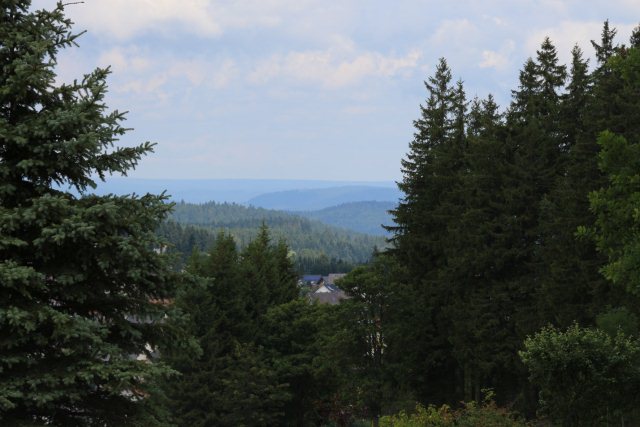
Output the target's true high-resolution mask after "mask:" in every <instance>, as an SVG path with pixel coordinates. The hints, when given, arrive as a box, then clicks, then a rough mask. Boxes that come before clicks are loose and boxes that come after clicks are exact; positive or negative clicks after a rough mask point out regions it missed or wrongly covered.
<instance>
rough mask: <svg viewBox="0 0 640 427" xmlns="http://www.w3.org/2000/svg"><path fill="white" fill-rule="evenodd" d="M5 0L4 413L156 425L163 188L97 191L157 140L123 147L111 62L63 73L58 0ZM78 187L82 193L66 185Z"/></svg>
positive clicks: (1, 156) (26, 421) (0, 130)
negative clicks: (47, 0) (111, 100)
mask: <svg viewBox="0 0 640 427" xmlns="http://www.w3.org/2000/svg"><path fill="white" fill-rule="evenodd" d="M29 6H30V1H27V0H24V1H3V2H2V3H1V5H0V70H1V72H0V424H2V425H64V426H74V425H78V426H85V425H124V424H133V423H134V422H140V423H142V424H143V425H153V424H154V423H155V421H154V417H153V416H152V414H146V415H148V416H144V414H142V413H141V411H142V409H143V407H144V405H141V404H140V403H141V401H142V398H143V397H144V396H146V395H147V394H148V392H149V389H150V385H151V384H152V383H153V379H154V378H155V377H158V376H159V375H161V374H163V373H167V372H169V370H168V368H166V366H164V365H163V364H161V363H155V362H154V363H150V362H148V361H147V362H145V361H143V360H140V357H139V356H144V355H146V356H147V357H150V356H151V352H152V351H153V349H154V348H155V346H156V344H157V343H158V342H159V341H160V340H161V339H162V337H163V335H165V334H166V333H167V330H166V328H165V326H164V325H163V323H162V322H160V320H161V319H163V318H164V316H165V312H166V308H165V306H164V304H163V301H165V299H166V298H167V297H168V296H170V295H171V290H172V288H173V286H174V285H175V284H176V279H177V278H176V276H175V274H174V273H172V272H171V270H170V269H169V267H168V266H167V264H166V262H165V260H164V257H163V256H161V255H160V254H159V251H157V249H158V248H160V247H161V243H160V242H159V240H158V239H157V237H156V236H155V233H154V231H155V228H156V227H157V226H158V225H159V224H160V222H161V221H162V220H163V219H164V218H165V217H166V215H167V212H168V210H169V209H170V206H169V205H167V204H165V198H164V197H163V196H153V195H145V196H142V197H117V196H104V197H98V196H94V195H91V194H90V190H91V189H92V188H94V187H95V186H96V182H95V181H96V180H97V179H101V178H104V177H105V175H108V174H112V173H119V174H124V173H126V171H127V170H129V169H131V168H132V167H133V166H135V165H136V163H137V161H138V160H139V159H140V158H141V157H142V156H143V155H144V154H146V153H148V152H149V151H151V149H152V144H149V143H145V144H142V145H140V146H135V147H128V148H125V147H114V143H115V142H116V141H117V139H118V137H119V136H120V135H122V134H123V133H124V132H125V129H124V128H122V127H121V122H122V120H123V118H124V116H123V114H122V113H119V112H117V111H113V112H109V111H108V110H107V107H106V106H105V105H104V102H103V100H104V96H105V93H106V90H107V86H106V83H105V80H106V78H107V75H108V74H109V70H108V69H96V70H94V71H92V72H90V73H89V74H86V75H85V76H84V77H83V78H82V80H80V81H74V82H72V83H69V84H62V85H59V84H57V83H56V74H55V71H54V66H55V64H56V56H57V54H58V53H59V51H60V50H61V49H64V48H67V47H69V46H73V45H74V44H75V40H76V37H77V35H75V34H73V33H72V32H71V28H70V27H71V22H70V21H69V20H67V19H66V18H65V17H64V6H63V5H62V4H61V3H59V4H58V5H57V7H56V8H55V9H54V10H52V11H37V12H31V11H29ZM65 187H67V188H69V187H71V188H73V189H75V190H76V191H77V192H79V193H80V194H81V197H76V196H74V195H73V194H72V193H71V192H69V191H63V190H60V189H59V188H65Z"/></svg>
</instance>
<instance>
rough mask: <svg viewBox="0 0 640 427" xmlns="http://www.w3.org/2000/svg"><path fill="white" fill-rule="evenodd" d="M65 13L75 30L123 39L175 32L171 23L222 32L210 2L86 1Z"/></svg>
mask: <svg viewBox="0 0 640 427" xmlns="http://www.w3.org/2000/svg"><path fill="white" fill-rule="evenodd" d="M41 3H43V1H42V0H41V1H39V2H37V3H36V6H40V4H41ZM66 11H67V14H68V15H69V16H70V17H71V19H72V20H74V21H75V22H76V23H77V25H76V28H90V29H91V31H92V32H99V33H103V34H107V35H109V36H111V37H113V38H116V39H120V40H125V39H129V38H131V37H133V36H135V35H137V34H139V33H143V32H146V31H157V32H169V31H175V30H176V28H175V27H172V26H170V25H169V24H178V25H179V26H180V27H182V28H183V29H186V30H188V31H189V32H192V33H197V34H200V35H205V36H217V35H219V34H220V33H221V32H222V28H221V25H220V23H219V22H218V21H217V20H216V19H215V16H214V14H213V13H212V10H211V8H210V2H209V1H207V0H87V1H86V3H84V4H71V5H69V6H67V7H66Z"/></svg>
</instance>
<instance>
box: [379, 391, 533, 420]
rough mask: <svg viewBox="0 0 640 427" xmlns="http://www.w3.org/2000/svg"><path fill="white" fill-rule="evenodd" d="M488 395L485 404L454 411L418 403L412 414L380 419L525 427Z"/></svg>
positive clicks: (465, 406)
mask: <svg viewBox="0 0 640 427" xmlns="http://www.w3.org/2000/svg"><path fill="white" fill-rule="evenodd" d="M491 397H492V395H491V394H488V396H487V398H486V399H485V402H484V403H483V404H477V403H474V402H472V403H463V406H462V408H460V409H457V410H453V409H451V408H450V407H449V406H447V405H443V406H441V407H439V408H437V407H435V406H428V407H426V408H425V407H424V406H422V405H417V406H416V410H415V412H414V413H412V414H407V413H406V412H404V411H402V412H400V413H399V414H397V415H389V416H386V417H382V418H381V419H380V426H381V427H449V426H456V427H524V426H527V425H528V424H526V423H525V422H524V421H520V420H519V419H518V418H517V417H516V416H515V415H513V414H511V413H509V411H507V410H506V409H504V408H499V407H497V406H496V404H495V403H494V402H493V400H492V399H491Z"/></svg>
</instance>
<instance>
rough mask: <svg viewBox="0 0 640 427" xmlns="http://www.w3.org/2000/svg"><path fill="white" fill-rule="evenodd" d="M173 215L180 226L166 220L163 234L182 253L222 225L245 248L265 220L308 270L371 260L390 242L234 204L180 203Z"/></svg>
mask: <svg viewBox="0 0 640 427" xmlns="http://www.w3.org/2000/svg"><path fill="white" fill-rule="evenodd" d="M170 220H171V221H174V222H175V223H178V224H179V226H178V224H172V223H171V222H169V223H166V224H164V225H163V227H162V228H161V230H160V233H161V234H162V235H164V236H165V237H166V238H167V239H168V240H169V241H170V242H171V243H173V244H174V245H175V246H176V248H177V249H178V250H180V251H181V252H183V253H190V252H191V247H192V246H198V247H200V248H201V249H203V248H207V246H209V244H210V243H211V242H212V241H213V239H214V238H215V235H216V234H217V232H218V231H220V230H225V231H228V232H229V233H231V234H232V235H233V236H234V238H235V240H236V242H237V243H238V244H239V245H240V246H241V247H244V246H246V245H247V244H248V243H249V242H250V241H251V240H252V239H254V238H255V236H256V234H257V232H258V230H259V229H260V227H261V226H262V224H263V223H264V224H266V225H267V226H268V227H269V229H270V230H271V235H272V236H273V238H274V240H279V239H284V240H285V241H286V242H287V244H288V245H289V247H290V248H291V249H292V250H293V251H294V252H295V253H296V260H297V262H298V264H299V267H301V268H302V269H303V270H309V269H313V268H316V269H319V270H326V269H328V268H330V267H332V266H335V267H337V266H338V265H340V263H341V262H342V264H343V269H344V268H347V267H349V266H347V265H346V264H351V265H352V264H359V263H363V262H366V261H368V260H369V258H370V256H371V253H372V251H373V250H374V248H376V247H377V248H382V247H384V246H385V244H386V242H385V239H384V237H381V236H370V235H366V234H362V233H357V232H353V231H349V230H344V229H340V228H336V227H332V226H329V225H326V224H323V223H321V222H319V221H316V220H312V219H309V218H303V217H301V216H297V215H293V214H289V213H286V212H281V211H274V210H268V209H262V208H254V207H245V206H241V205H237V204H233V203H216V202H208V203H204V204H192V203H184V202H181V203H178V204H176V205H175V209H174V211H173V213H172V215H171V217H170ZM314 266H315V267H314ZM313 272H316V271H313ZM317 272H318V273H322V271H317Z"/></svg>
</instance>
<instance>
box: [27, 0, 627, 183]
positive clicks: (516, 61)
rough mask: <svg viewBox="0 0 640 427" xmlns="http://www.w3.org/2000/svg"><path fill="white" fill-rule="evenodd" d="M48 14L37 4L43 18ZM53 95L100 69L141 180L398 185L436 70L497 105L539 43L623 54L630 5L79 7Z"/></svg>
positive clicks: (284, 1) (527, 1)
mask: <svg viewBox="0 0 640 427" xmlns="http://www.w3.org/2000/svg"><path fill="white" fill-rule="evenodd" d="M54 3H55V2H54V1H53V0H36V1H34V7H38V8H42V7H45V8H50V7H51V6H52V5H53V4H54ZM67 15H68V16H69V17H71V18H72V20H73V21H74V22H75V29H76V30H78V31H80V30H87V33H86V34H85V35H83V36H82V37H81V38H80V39H79V44H80V48H75V49H70V50H68V51H65V52H64V53H63V54H61V56H60V58H59V66H58V74H59V79H60V80H61V81H71V80H73V79H74V78H81V77H82V75H83V73H86V72H88V71H90V70H92V69H93V68H95V67H97V66H101V67H104V66H107V65H110V66H111V69H112V71H113V74H112V75H111V77H110V80H109V87H110V94H109V97H108V100H107V102H108V105H109V106H110V107H111V108H114V109H118V110H127V111H129V114H128V121H127V126H130V127H132V128H134V131H132V132H130V133H129V135H127V137H126V138H124V139H123V141H122V142H123V143H124V144H133V143H136V142H141V141H145V140H151V141H154V142H157V143H158V146H157V148H156V152H155V154H152V155H150V156H148V157H147V158H146V159H144V160H143V161H142V162H141V164H140V165H139V166H138V169H137V170H136V171H135V172H134V173H132V174H130V176H134V177H137V178H180V179H205V178H207V179H209V178H213V179H217V178H251V179H322V180H355V181H383V180H397V179H399V178H400V177H401V174H400V159H401V158H402V157H403V156H404V155H405V154H406V151H407V146H408V143H409V141H410V140H411V138H412V132H413V130H412V121H413V120H414V119H416V118H417V117H418V110H419V104H420V103H421V102H423V100H424V98H425V96H426V95H425V90H424V86H423V81H424V80H425V78H426V77H427V76H429V75H430V74H431V73H433V70H434V66H435V64H436V62H437V60H438V58H440V57H443V56H444V57H446V58H447V60H448V62H449V64H450V66H451V68H452V69H453V73H454V76H455V77H456V78H460V79H462V80H463V81H464V82H465V88H466V91H467V94H468V95H469V96H470V97H473V96H475V95H477V96H480V97H484V96H486V95H487V94H488V93H493V94H494V96H495V97H496V98H497V99H498V100H499V101H500V103H501V104H502V105H506V104H507V103H508V101H509V96H510V90H511V89H513V88H515V87H516V84H517V75H518V70H519V69H520V67H521V65H522V64H523V63H524V61H525V60H526V58H527V57H528V56H532V55H535V51H536V48H537V47H538V46H539V45H540V43H541V41H542V39H543V38H544V37H545V36H546V35H548V36H549V37H551V39H552V41H553V42H554V43H555V45H556V46H557V48H558V50H559V53H560V57H561V59H562V60H564V61H567V60H568V58H569V56H570V55H569V51H570V50H571V47H572V46H573V45H574V44H576V43H577V44H579V45H580V46H582V47H583V49H584V51H585V53H587V54H588V56H591V55H592V49H591V47H590V43H589V40H590V39H599V37H600V31H601V28H602V22H603V21H604V20H605V19H609V20H610V23H611V25H612V26H615V27H616V28H617V29H618V41H619V42H621V43H627V41H628V38H629V35H630V34H631V31H632V29H633V27H634V26H635V25H637V24H638V22H639V21H640V1H639V0H608V1H605V0H589V1H584V0H456V1H449V2H444V1H441V0H440V1H435V0H395V1H379V0H341V1H335V0H84V3H82V4H71V5H68V6H67Z"/></svg>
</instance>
